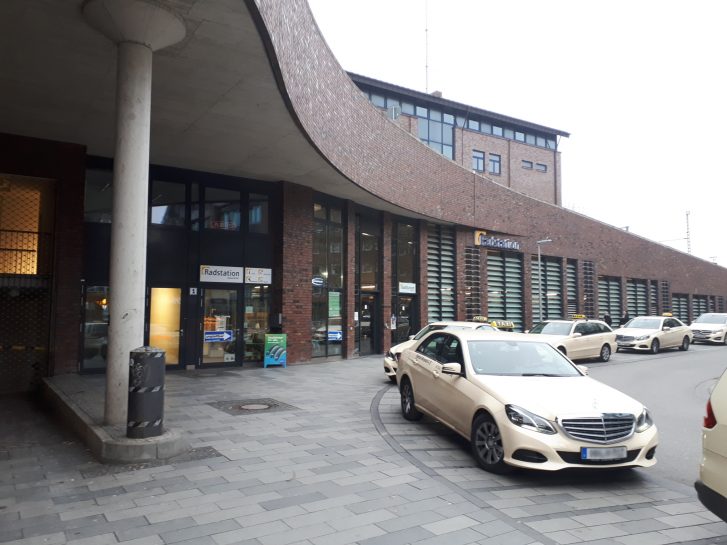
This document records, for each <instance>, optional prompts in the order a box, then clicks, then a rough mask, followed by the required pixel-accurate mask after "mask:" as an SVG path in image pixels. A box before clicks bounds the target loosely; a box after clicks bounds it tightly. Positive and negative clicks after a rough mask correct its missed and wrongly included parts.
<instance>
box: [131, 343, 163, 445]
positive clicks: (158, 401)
mask: <svg viewBox="0 0 727 545" xmlns="http://www.w3.org/2000/svg"><path fill="white" fill-rule="evenodd" d="M164 373H165V358H164V350H160V349H158V348H153V347H151V346H142V347H140V348H135V349H134V350H132V351H131V352H130V356H129V407H128V417H127V419H126V420H127V424H126V437H130V438H132V439H143V438H145V437H156V436H158V435H161V434H162V433H163V432H164V430H163V427H164Z"/></svg>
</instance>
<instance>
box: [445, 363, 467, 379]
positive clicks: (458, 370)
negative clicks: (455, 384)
mask: <svg viewBox="0 0 727 545" xmlns="http://www.w3.org/2000/svg"><path fill="white" fill-rule="evenodd" d="M442 374H443V375H458V376H459V375H461V374H462V365H461V364H459V363H454V362H452V363H445V364H444V365H442Z"/></svg>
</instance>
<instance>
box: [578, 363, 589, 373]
mask: <svg viewBox="0 0 727 545" xmlns="http://www.w3.org/2000/svg"><path fill="white" fill-rule="evenodd" d="M576 367H578V369H579V370H580V371H581V373H583V374H584V375H587V374H588V367H586V366H585V365H576Z"/></svg>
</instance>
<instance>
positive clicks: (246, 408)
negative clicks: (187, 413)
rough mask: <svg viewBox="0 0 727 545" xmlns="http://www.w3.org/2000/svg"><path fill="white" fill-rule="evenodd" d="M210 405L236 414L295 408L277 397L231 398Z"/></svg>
mask: <svg viewBox="0 0 727 545" xmlns="http://www.w3.org/2000/svg"><path fill="white" fill-rule="evenodd" d="M208 405H210V406H211V407H214V408H215V409H218V410H220V411H222V412H225V413H227V414H231V415H233V416H238V415H241V414H253V413H260V412H266V413H268V412H275V411H288V410H290V409H296V410H297V408H296V407H293V406H292V405H287V404H285V403H283V402H281V401H278V400H277V399H272V398H269V397H268V398H264V399H233V400H230V401H215V402H213V403H208Z"/></svg>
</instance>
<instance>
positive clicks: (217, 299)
mask: <svg viewBox="0 0 727 545" xmlns="http://www.w3.org/2000/svg"><path fill="white" fill-rule="evenodd" d="M241 292H242V288H240V289H229V288H219V289H217V288H204V289H202V294H201V295H202V312H203V315H202V331H201V335H202V339H201V340H202V358H201V363H202V367H212V366H221V365H242V360H243V355H244V348H245V343H244V341H243V339H241V338H240V334H241V333H242V332H241V330H240V324H239V321H238V319H239V308H240V306H239V305H240V303H241V302H242V293H241ZM238 339H240V342H238Z"/></svg>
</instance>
